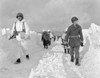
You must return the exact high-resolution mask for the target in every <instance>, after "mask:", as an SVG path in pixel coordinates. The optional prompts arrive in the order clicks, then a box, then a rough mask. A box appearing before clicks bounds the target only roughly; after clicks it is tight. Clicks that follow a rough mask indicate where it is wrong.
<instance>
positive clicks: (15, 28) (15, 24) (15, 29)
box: [14, 22, 17, 31]
mask: <svg viewBox="0 0 100 78" xmlns="http://www.w3.org/2000/svg"><path fill="white" fill-rule="evenodd" d="M14 31H17V30H16V22H15V27H14Z"/></svg>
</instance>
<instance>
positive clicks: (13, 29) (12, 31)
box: [11, 23, 15, 35]
mask: <svg viewBox="0 0 100 78" xmlns="http://www.w3.org/2000/svg"><path fill="white" fill-rule="evenodd" d="M14 31H15V23H14V24H13V27H12V29H11V35H13V34H14Z"/></svg>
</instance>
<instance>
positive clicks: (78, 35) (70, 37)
mask: <svg viewBox="0 0 100 78" xmlns="http://www.w3.org/2000/svg"><path fill="white" fill-rule="evenodd" d="M77 37H79V35H77V36H70V38H77Z"/></svg>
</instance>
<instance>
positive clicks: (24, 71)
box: [0, 23, 100, 78]
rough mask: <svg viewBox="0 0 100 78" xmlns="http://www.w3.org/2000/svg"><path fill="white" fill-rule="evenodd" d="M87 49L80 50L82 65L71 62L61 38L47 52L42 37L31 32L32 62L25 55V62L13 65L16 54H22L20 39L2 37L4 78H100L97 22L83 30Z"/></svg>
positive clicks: (0, 65) (1, 76)
mask: <svg viewBox="0 0 100 78" xmlns="http://www.w3.org/2000/svg"><path fill="white" fill-rule="evenodd" d="M83 35H84V47H81V48H80V63H81V66H79V67H78V66H75V64H74V63H71V62H70V55H69V54H65V53H64V49H63V46H62V45H61V39H59V40H58V41H56V42H53V43H52V45H51V46H50V48H49V49H48V50H45V49H43V46H42V42H41V34H40V33H36V32H34V33H33V31H31V34H30V36H31V40H29V41H27V46H28V48H29V54H30V60H26V59H25V56H23V55H22V58H21V60H22V63H21V64H19V65H15V64H13V63H14V62H15V60H16V52H17V51H21V49H19V46H18V44H17V41H16V40H11V41H9V40H8V39H7V38H5V37H4V36H2V34H1V35H0V41H1V43H0V78H100V37H99V35H100V27H99V26H98V25H96V24H94V23H92V24H91V26H90V28H89V29H84V30H83Z"/></svg>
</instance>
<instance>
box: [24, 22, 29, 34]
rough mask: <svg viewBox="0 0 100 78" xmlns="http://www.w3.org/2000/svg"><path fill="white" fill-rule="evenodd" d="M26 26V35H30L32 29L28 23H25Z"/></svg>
mask: <svg viewBox="0 0 100 78" xmlns="http://www.w3.org/2000/svg"><path fill="white" fill-rule="evenodd" d="M24 25H25V30H26V35H29V31H30V28H29V26H28V24H27V23H26V22H24Z"/></svg>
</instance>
